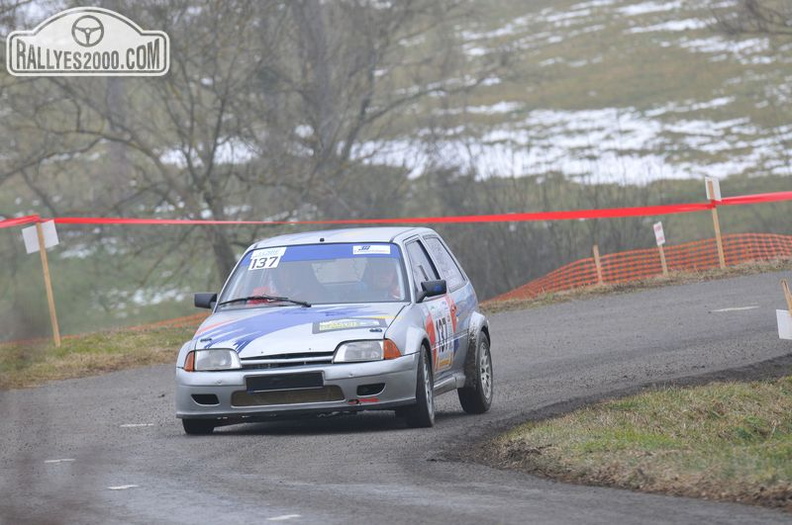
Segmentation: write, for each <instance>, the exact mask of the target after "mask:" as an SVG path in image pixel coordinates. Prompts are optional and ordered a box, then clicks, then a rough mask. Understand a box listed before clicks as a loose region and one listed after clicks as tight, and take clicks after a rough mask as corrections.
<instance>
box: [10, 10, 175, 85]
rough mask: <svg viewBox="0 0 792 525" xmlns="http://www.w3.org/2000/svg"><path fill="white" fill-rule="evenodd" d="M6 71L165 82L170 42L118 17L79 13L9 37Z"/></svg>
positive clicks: (104, 12)
mask: <svg viewBox="0 0 792 525" xmlns="http://www.w3.org/2000/svg"><path fill="white" fill-rule="evenodd" d="M6 68H7V69H8V72H9V73H11V74H12V75H15V76H161V75H164V74H166V73H167V72H168V69H170V40H169V39H168V35H167V34H165V33H164V32H162V31H145V30H143V29H141V28H140V26H138V25H137V24H136V23H135V22H133V21H132V20H130V19H129V18H127V17H125V16H124V15H121V14H119V13H116V12H115V11H111V10H109V9H104V8H101V7H75V8H73V9H67V10H65V11H61V12H60V13H57V14H55V15H53V16H51V17H49V18H48V19H46V20H44V21H43V22H42V23H40V24H39V25H38V26H36V28H35V29H32V30H26V31H13V32H12V33H11V34H10V35H8V38H7V39H6Z"/></svg>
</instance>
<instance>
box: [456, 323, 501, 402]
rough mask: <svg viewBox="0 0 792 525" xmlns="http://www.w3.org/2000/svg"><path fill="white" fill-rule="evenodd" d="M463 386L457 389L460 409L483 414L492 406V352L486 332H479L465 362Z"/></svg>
mask: <svg viewBox="0 0 792 525" xmlns="http://www.w3.org/2000/svg"><path fill="white" fill-rule="evenodd" d="M465 375H466V376H467V380H466V381H465V386H463V387H462V388H460V389H459V390H457V394H459V403H460V404H461V405H462V410H464V411H465V412H467V413H468V414H483V413H484V412H486V411H487V410H489V409H490V406H492V395H493V392H494V383H493V378H492V354H490V342H489V338H488V337H487V334H485V333H484V332H481V334H479V336H478V341H477V343H476V346H475V349H474V351H473V352H469V353H468V356H467V361H466V362H465Z"/></svg>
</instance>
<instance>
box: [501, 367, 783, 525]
mask: <svg viewBox="0 0 792 525" xmlns="http://www.w3.org/2000/svg"><path fill="white" fill-rule="evenodd" d="M492 445H493V446H492V448H491V449H490V450H491V451H492V452H491V453H492V454H493V457H491V458H489V459H490V460H492V461H493V462H494V463H496V464H497V465H499V466H502V467H508V468H518V469H521V470H524V471H528V472H531V473H533V474H539V475H543V476H547V477H551V478H554V479H559V480H562V481H569V482H575V483H583V484H590V485H605V486H614V487H621V488H628V489H634V490H642V491H647V492H658V493H666V494H674V495H681V496H691V497H700V498H707V499H716V500H727V501H736V502H742V503H752V504H760V505H765V506H772V507H781V508H784V509H786V510H788V511H790V510H792V377H785V378H782V379H777V380H773V381H758V382H750V383H715V384H711V385H707V386H701V387H696V388H667V389H662V390H655V391H649V392H646V393H643V394H640V395H637V396H634V397H630V398H626V399H620V400H614V401H607V402H603V403H600V404H597V405H595V406H592V407H589V408H585V409H582V410H579V411H576V412H574V413H571V414H568V415H565V416H563V417H559V418H557V419H552V420H549V421H547V422H538V423H528V424H525V425H523V426H521V427H518V428H516V429H514V430H513V431H511V432H509V433H508V434H506V435H504V436H501V437H499V438H497V439H496V440H494V442H493V443H492Z"/></svg>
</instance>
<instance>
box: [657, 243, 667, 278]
mask: <svg viewBox="0 0 792 525" xmlns="http://www.w3.org/2000/svg"><path fill="white" fill-rule="evenodd" d="M657 249H658V250H659V251H660V265H661V266H662V267H663V277H668V265H667V264H666V258H665V251H663V245H662V244H660V245H658V246H657Z"/></svg>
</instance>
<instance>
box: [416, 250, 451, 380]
mask: <svg viewBox="0 0 792 525" xmlns="http://www.w3.org/2000/svg"><path fill="white" fill-rule="evenodd" d="M405 248H406V251H407V257H408V258H409V260H410V268H411V271H412V278H413V287H414V290H413V294H417V293H418V292H420V291H421V283H422V282H424V281H435V280H437V279H440V274H439V273H438V272H437V268H436V267H435V265H434V263H433V262H432V260H431V258H430V257H429V254H428V252H427V251H426V247H425V246H424V244H423V241H421V240H420V239H414V240H411V241H408V242H407V243H406V244H405ZM452 304H453V303H452V300H451V297H450V296H449V295H448V294H445V295H439V296H435V297H428V298H426V299H425V300H424V301H423V302H421V303H420V304H419V305H418V307H419V308H421V311H422V312H423V317H424V327H425V329H426V333H427V334H428V336H429V343H430V345H431V347H432V348H431V351H432V369H433V370H434V374H435V383H437V380H439V379H442V378H443V377H444V376H446V375H448V374H449V373H450V372H451V370H452V366H453V364H454V331H455V328H456V327H455V326H454V323H455V318H454V315H453V312H452V308H451V307H452Z"/></svg>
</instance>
